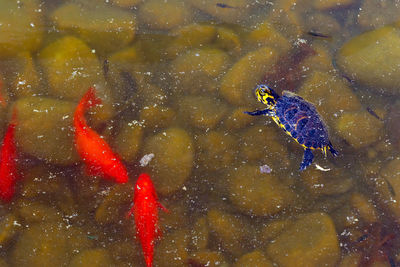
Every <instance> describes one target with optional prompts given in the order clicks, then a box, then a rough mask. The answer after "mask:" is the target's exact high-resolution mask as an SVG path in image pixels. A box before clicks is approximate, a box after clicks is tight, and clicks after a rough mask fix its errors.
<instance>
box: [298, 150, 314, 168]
mask: <svg viewBox="0 0 400 267" xmlns="http://www.w3.org/2000/svg"><path fill="white" fill-rule="evenodd" d="M313 159H314V154H313V153H312V151H311V149H309V148H306V149H305V150H304V158H303V162H302V163H301V164H300V171H304V170H305V169H306V168H307V167H308V166H310V165H311V163H312V161H313Z"/></svg>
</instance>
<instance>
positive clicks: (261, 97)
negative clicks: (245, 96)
mask: <svg viewBox="0 0 400 267" xmlns="http://www.w3.org/2000/svg"><path fill="white" fill-rule="evenodd" d="M254 93H255V95H256V97H257V100H258V101H260V102H261V103H263V104H264V105H266V106H267V107H268V108H273V107H274V106H275V104H276V101H277V100H278V98H279V95H278V94H277V93H275V91H274V90H272V89H271V88H269V87H268V86H266V85H264V84H260V85H257V87H256V88H255V90H254Z"/></svg>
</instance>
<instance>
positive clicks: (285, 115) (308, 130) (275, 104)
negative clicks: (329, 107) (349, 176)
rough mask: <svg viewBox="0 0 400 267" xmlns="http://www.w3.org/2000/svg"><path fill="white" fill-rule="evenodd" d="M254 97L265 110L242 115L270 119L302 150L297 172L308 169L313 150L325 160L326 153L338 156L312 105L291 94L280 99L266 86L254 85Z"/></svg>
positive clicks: (325, 128) (323, 124) (324, 126)
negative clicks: (321, 154) (319, 153)
mask: <svg viewBox="0 0 400 267" xmlns="http://www.w3.org/2000/svg"><path fill="white" fill-rule="evenodd" d="M254 93H255V95H256V97H257V100H258V101H260V102H261V103H263V104H265V105H266V106H267V108H266V109H263V110H255V111H245V112H244V113H246V114H249V115H251V116H259V115H265V116H269V117H272V119H273V120H274V121H275V122H276V123H277V124H278V125H279V127H281V128H282V129H283V130H284V131H285V132H286V133H287V134H288V135H290V136H291V137H292V138H293V139H294V140H296V142H297V143H299V144H300V145H301V146H302V147H303V148H304V158H303V161H302V162H301V164H300V171H303V170H305V169H306V168H307V167H308V166H309V165H311V163H312V161H313V159H314V155H313V152H312V151H313V150H318V149H320V150H321V151H322V153H323V154H324V156H325V157H326V150H327V149H328V150H329V151H330V152H331V153H332V155H333V156H334V157H336V156H337V155H338V152H337V151H336V150H335V149H334V148H333V146H332V143H331V141H330V140H329V136H328V129H327V127H326V125H325V123H324V122H323V120H322V119H321V116H320V115H319V114H318V112H317V110H316V109H315V107H314V105H313V104H311V103H310V102H308V101H306V100H304V99H303V98H302V97H300V96H298V95H296V94H295V93H293V92H290V91H283V93H282V96H280V95H279V94H278V93H276V92H275V91H274V90H273V89H272V88H270V87H268V86H267V85H265V84H260V85H257V86H256V88H255V89H254Z"/></svg>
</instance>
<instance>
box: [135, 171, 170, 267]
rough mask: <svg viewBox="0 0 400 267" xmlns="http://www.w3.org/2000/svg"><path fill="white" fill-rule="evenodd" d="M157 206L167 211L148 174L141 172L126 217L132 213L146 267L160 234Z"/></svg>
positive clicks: (150, 263) (151, 260)
mask: <svg viewBox="0 0 400 267" xmlns="http://www.w3.org/2000/svg"><path fill="white" fill-rule="evenodd" d="M158 208H161V209H162V210H164V211H165V212H168V210H167V209H166V208H165V207H164V206H162V205H161V203H160V202H159V201H158V198H157V195H156V190H155V188H154V185H153V182H152V181H151V179H150V176H149V175H148V174H146V173H142V174H141V175H140V176H139V178H138V180H137V182H136V185H135V191H134V195H133V207H132V209H131V210H130V211H129V213H128V217H129V216H130V215H132V214H133V215H134V218H135V225H136V234H137V237H138V238H139V240H140V243H141V244H142V250H143V255H144V259H145V261H146V266H147V267H151V266H152V265H153V254H154V243H155V240H156V239H157V238H158V237H160V236H161V231H160V229H159V227H158Z"/></svg>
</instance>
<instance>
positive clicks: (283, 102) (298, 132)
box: [275, 92, 329, 148]
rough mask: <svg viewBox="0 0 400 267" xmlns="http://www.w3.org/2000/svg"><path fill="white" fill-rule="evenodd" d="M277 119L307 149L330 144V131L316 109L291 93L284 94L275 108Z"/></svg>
mask: <svg viewBox="0 0 400 267" xmlns="http://www.w3.org/2000/svg"><path fill="white" fill-rule="evenodd" d="M275 112H276V117H277V118H278V119H279V122H280V123H281V124H282V125H283V126H284V129H285V130H286V131H287V132H290V134H291V135H292V137H293V138H295V139H296V140H297V142H299V143H300V144H302V145H304V146H305V147H307V148H323V147H325V146H327V145H328V144H329V139H328V131H327V128H326V126H325V124H324V122H323V121H322V120H321V118H320V116H319V115H318V112H317V110H316V109H315V107H314V106H313V105H312V104H311V103H309V102H307V101H306V100H304V99H303V98H301V97H300V96H297V95H295V94H293V93H290V92H284V94H283V96H282V97H280V98H279V99H278V101H277V102H276V106H275Z"/></svg>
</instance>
